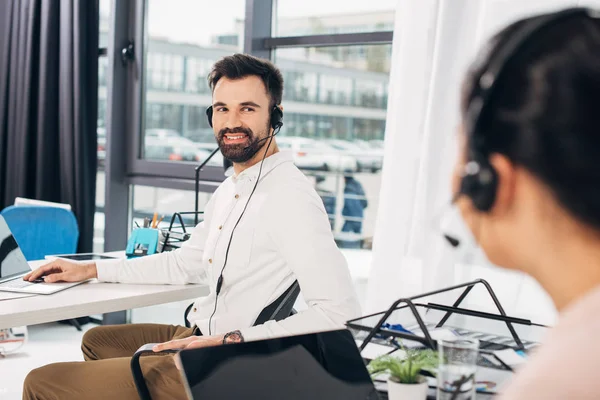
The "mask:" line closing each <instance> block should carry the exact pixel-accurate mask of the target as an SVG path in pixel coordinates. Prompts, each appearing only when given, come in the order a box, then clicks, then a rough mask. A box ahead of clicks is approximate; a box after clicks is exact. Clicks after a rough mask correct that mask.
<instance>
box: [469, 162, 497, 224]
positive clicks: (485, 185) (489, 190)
mask: <svg viewBox="0 0 600 400" xmlns="http://www.w3.org/2000/svg"><path fill="white" fill-rule="evenodd" d="M497 187H498V174H497V173H496V170H495V169H494V167H493V166H492V165H491V164H490V163H489V162H488V161H487V160H485V159H480V160H479V161H469V162H468V163H467V165H465V169H464V171H463V175H462V179H461V181H460V193H461V194H464V195H465V196H467V197H469V198H470V199H471V201H472V202H473V206H474V207H475V208H476V209H477V210H479V211H482V212H487V211H490V210H491V209H492V206H493V205H494V201H495V200H496V191H497Z"/></svg>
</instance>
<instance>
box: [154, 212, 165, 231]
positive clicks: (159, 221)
mask: <svg viewBox="0 0 600 400" xmlns="http://www.w3.org/2000/svg"><path fill="white" fill-rule="evenodd" d="M164 218H165V216H164V215H163V216H162V217H160V219H159V220H158V222H157V223H156V226H155V228H158V224H160V223H161V222H162V220H163V219H164Z"/></svg>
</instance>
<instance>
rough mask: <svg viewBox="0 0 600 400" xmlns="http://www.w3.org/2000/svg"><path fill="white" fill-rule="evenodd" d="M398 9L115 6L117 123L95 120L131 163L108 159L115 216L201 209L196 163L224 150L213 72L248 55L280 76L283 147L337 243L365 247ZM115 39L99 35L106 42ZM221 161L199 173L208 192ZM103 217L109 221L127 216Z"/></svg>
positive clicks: (281, 1) (316, 2)
mask: <svg viewBox="0 0 600 400" xmlns="http://www.w3.org/2000/svg"><path fill="white" fill-rule="evenodd" d="M106 1H108V0H106ZM396 3H397V0H375V1H373V2H370V3H364V2H362V3H361V2H347V1H341V0H335V1H334V0H331V1H325V2H324V1H320V0H306V1H302V2H298V1H292V0H253V1H246V0H223V1H220V2H210V3H207V2H204V1H199V0H135V1H133V2H131V3H128V2H115V3H114V6H115V9H117V10H120V11H117V13H118V14H119V13H120V15H121V16H122V18H116V19H115V21H117V22H116V23H117V24H123V25H121V26H120V28H119V29H115V34H114V35H112V36H111V38H112V39H113V40H114V42H113V46H114V47H115V49H114V55H115V58H114V62H113V64H112V65H110V66H109V65H108V64H107V63H104V64H102V66H101V68H100V70H99V80H100V98H101V101H100V103H99V111H100V110H104V109H109V110H111V112H110V113H109V114H111V118H112V121H111V124H107V123H106V122H105V121H104V120H103V116H102V113H99V121H98V123H99V125H98V126H99V128H98V132H99V134H101V133H102V127H104V126H109V125H110V126H112V132H111V135H113V136H111V137H112V138H113V141H112V143H113V144H115V146H116V147H117V148H118V149H122V150H123V151H122V154H127V159H126V160H124V159H123V160H120V159H118V157H115V158H113V160H116V161H118V162H116V161H115V162H114V163H112V162H111V167H112V171H109V173H111V174H114V175H113V176H112V177H110V176H109V177H107V184H108V185H109V187H108V188H107V190H108V191H109V192H111V193H112V194H113V195H112V196H111V197H110V199H109V200H108V201H109V203H110V205H111V207H107V210H109V209H110V210H116V209H120V208H117V205H116V204H117V203H118V204H123V207H127V206H128V205H129V204H130V201H131V197H132V196H133V199H134V200H133V202H134V205H133V209H130V213H133V215H134V217H135V218H138V219H139V218H140V217H141V216H142V215H144V214H148V213H152V212H154V211H155V210H157V212H159V213H161V214H163V213H164V214H165V218H167V217H168V215H170V214H172V213H173V212H175V211H180V210H181V209H188V210H190V209H191V208H192V207H193V191H192V189H193V188H194V182H193V179H194V167H195V166H196V165H198V163H199V162H201V161H203V160H205V159H206V157H207V156H208V154H210V151H211V150H213V149H214V148H216V141H215V138H214V132H213V130H212V128H210V126H209V125H208V122H207V120H206V114H205V110H206V107H207V106H209V105H210V104H211V101H212V98H211V97H212V96H211V91H210V89H209V87H208V83H207V75H208V73H209V71H210V68H211V67H212V65H213V64H214V63H215V62H216V61H217V60H219V59H221V58H222V57H224V56H227V55H231V54H233V53H238V52H243V53H248V54H252V55H254V56H257V57H262V58H270V59H271V60H272V61H273V62H274V63H275V64H276V66H277V67H279V69H280V70H281V71H282V73H283V77H284V95H283V106H284V118H283V122H284V125H283V128H282V130H281V132H280V134H279V135H278V136H277V143H278V145H279V147H280V149H281V150H282V151H286V152H290V153H291V154H292V155H293V159H294V162H295V164H296V166H297V167H298V168H300V169H301V170H302V171H303V172H304V173H305V174H306V175H307V176H308V177H309V178H310V179H311V180H312V181H313V183H314V185H315V188H316V190H317V192H318V193H319V194H320V195H321V197H322V199H323V202H324V205H325V208H326V210H327V212H328V214H329V218H330V221H331V227H332V230H333V232H334V235H335V237H336V240H337V241H338V243H339V244H340V246H341V247H363V248H369V246H370V242H371V238H372V235H373V231H374V223H375V217H376V214H377V204H378V203H379V199H378V194H379V191H380V182H381V169H382V164H383V140H384V133H385V126H386V112H387V104H388V103H387V100H388V99H387V98H388V83H389V72H390V68H391V47H392V46H391V44H392V30H393V25H394V19H395V6H396ZM128 4H129V5H128ZM141 11H144V12H141ZM119 21H120V22H119ZM125 23H127V24H128V25H127V26H125ZM102 26H103V25H102V24H101V29H102ZM104 26H106V24H105V25H104ZM132 32H134V33H133V34H132ZM246 36H247V37H246ZM108 38H109V37H108V35H106V32H101V41H102V40H104V41H105V42H108ZM129 41H133V42H134V57H133V59H132V60H131V61H132V62H130V63H127V62H126V61H123V60H121V59H120V58H121V53H122V47H121V46H123V45H124V44H125V45H126V44H127V43H128V42H129ZM138 66H139V67H141V74H140V70H138V68H137V67H138ZM108 68H114V71H113V72H114V74H113V75H112V76H113V82H115V86H114V87H113V89H112V93H111V94H112V95H113V97H114V98H113V99H108V98H106V97H107V91H106V86H105V85H106V83H107V82H106V81H107V79H106V78H107V77H108V76H111V74H109V71H108ZM102 99H104V101H102ZM111 102H112V106H111ZM115 104H116V106H115ZM115 139H119V140H115ZM119 154H121V153H119ZM121 161H123V162H121ZM222 165H223V159H222V157H221V155H220V153H217V155H216V156H215V157H214V159H213V160H212V161H211V163H210V164H209V166H208V167H206V168H205V170H204V171H203V173H202V176H201V180H204V181H206V182H205V184H204V185H202V186H201V187H202V188H203V189H202V190H210V189H211V188H214V186H215V185H216V184H218V182H220V181H221V180H223V179H224V174H223V168H222ZM119 168H121V170H119ZM110 185H114V186H115V187H117V186H118V188H119V190H114V189H113V190H110ZM119 185H120V186H119ZM152 186H155V187H160V188H161V189H151V187H152ZM102 190H104V189H103V188H102ZM131 191H133V193H131ZM115 196H116V197H115ZM206 196H209V194H206ZM117 198H118V200H115V199H117ZM146 203H148V204H146ZM119 207H120V206H119ZM113 213H114V214H117V212H116V211H113ZM106 218H107V224H111V223H112V224H118V222H119V221H122V220H123V218H122V215H116V216H114V217H111V216H110V215H107V216H106ZM110 218H114V221H112V222H111V221H109V219H110ZM138 219H136V221H138ZM110 240H112V239H109V241H110ZM125 240H126V238H123V237H120V238H119V241H123V242H124V241H125ZM114 246H115V245H111V247H114Z"/></svg>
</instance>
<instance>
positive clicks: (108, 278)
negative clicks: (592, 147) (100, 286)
mask: <svg viewBox="0 0 600 400" xmlns="http://www.w3.org/2000/svg"><path fill="white" fill-rule="evenodd" d="M122 264H123V260H102V261H96V273H97V275H98V280H99V281H102V282H118V281H119V269H120V267H122Z"/></svg>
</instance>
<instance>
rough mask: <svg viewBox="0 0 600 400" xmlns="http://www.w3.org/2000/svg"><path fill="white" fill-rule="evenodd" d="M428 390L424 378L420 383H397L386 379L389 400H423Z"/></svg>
mask: <svg viewBox="0 0 600 400" xmlns="http://www.w3.org/2000/svg"><path fill="white" fill-rule="evenodd" d="M428 389H429V386H428V385H427V379H425V378H422V379H421V382H420V383H398V382H395V381H393V380H391V379H388V399H389V400H425V399H427V390H428Z"/></svg>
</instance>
